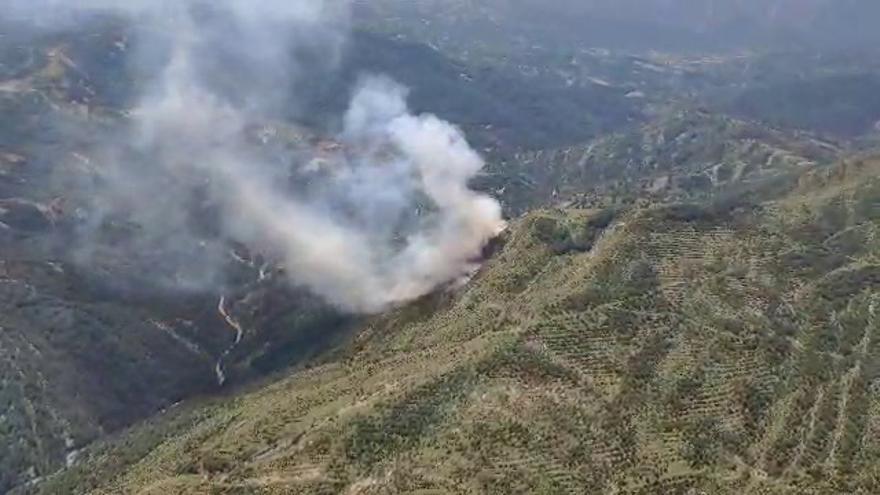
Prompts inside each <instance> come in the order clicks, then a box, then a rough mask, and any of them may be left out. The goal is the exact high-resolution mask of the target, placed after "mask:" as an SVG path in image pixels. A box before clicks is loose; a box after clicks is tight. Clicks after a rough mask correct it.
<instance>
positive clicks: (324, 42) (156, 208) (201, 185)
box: [14, 0, 504, 312]
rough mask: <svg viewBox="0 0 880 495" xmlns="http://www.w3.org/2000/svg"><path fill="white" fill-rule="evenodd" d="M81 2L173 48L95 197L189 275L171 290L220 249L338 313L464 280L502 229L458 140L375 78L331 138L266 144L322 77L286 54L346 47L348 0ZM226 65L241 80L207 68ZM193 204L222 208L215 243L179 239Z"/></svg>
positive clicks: (472, 156) (475, 161) (364, 84)
mask: <svg viewBox="0 0 880 495" xmlns="http://www.w3.org/2000/svg"><path fill="white" fill-rule="evenodd" d="M37 3H40V2H37ZM14 5H19V7H18V8H19V9H21V12H24V11H25V10H24V9H25V8H26V7H22V5H24V4H23V3H21V4H14ZM76 5H77V7H79V8H81V9H85V8H89V9H103V10H109V11H111V12H113V13H115V14H119V13H123V14H126V15H130V16H133V17H136V18H137V19H138V22H141V23H152V27H151V29H148V30H144V33H149V32H157V33H167V32H169V31H170V33H171V34H170V36H168V35H167V34H163V36H165V38H164V39H165V40H166V41H167V44H168V45H169V46H170V48H169V51H168V56H167V60H166V62H165V63H164V64H163V66H164V68H163V69H162V71H161V75H160V76H159V77H157V78H156V80H155V81H154V83H153V84H152V85H151V87H150V88H149V89H148V90H147V91H146V92H145V93H144V94H143V95H142V97H141V98H140V101H139V103H138V104H137V105H136V108H134V109H132V111H131V112H130V115H131V126H130V129H129V130H128V131H127V133H126V135H125V138H124V140H125V144H124V145H123V146H118V147H117V148H116V149H113V150H110V151H106V152H105V155H106V156H105V157H104V161H105V162H108V163H109V165H108V166H107V170H108V172H107V173H106V174H105V177H104V180H105V183H106V184H107V186H106V187H107V191H106V194H102V195H99V196H100V197H99V200H97V201H96V202H95V203H96V204H98V205H100V207H99V208H96V210H100V211H101V212H102V215H104V216H106V215H114V214H116V213H117V212H118V211H119V210H120V209H121V208H123V206H122V205H124V209H125V210H126V211H127V212H128V213H129V214H130V216H131V217H132V218H133V219H134V221H135V222H136V223H138V224H139V225H140V227H141V228H142V229H143V231H142V232H141V233H140V234H139V235H140V236H141V237H145V238H147V239H149V243H147V244H146V245H144V246H142V248H143V249H148V248H149V249H162V250H163V252H167V253H169V254H168V260H171V258H172V256H173V257H176V258H177V261H178V262H180V263H181V264H186V265H189V268H188V270H190V272H191V274H190V276H187V277H179V279H180V280H179V283H181V284H190V285H193V286H199V285H200V284H203V283H206V281H208V280H210V279H211V278H212V274H213V272H214V270H219V266H220V265H221V263H222V262H221V259H222V257H223V255H224V253H225V252H226V251H228V250H227V248H226V247H225V246H226V244H224V243H226V242H227V241H230V240H231V241H235V242H237V243H241V244H243V245H246V246H247V247H248V248H249V249H251V250H252V251H254V252H258V253H260V254H262V255H263V256H265V257H267V258H269V259H272V260H275V261H276V262H277V263H279V264H280V265H281V266H282V267H283V268H284V271H285V273H287V274H288V276H289V278H290V280H291V282H292V283H293V284H296V285H302V286H305V287H307V288H309V289H310V290H311V291H313V292H314V293H316V294H318V295H320V296H322V297H324V298H326V299H327V300H328V301H330V302H331V303H333V304H335V305H337V306H339V307H340V308H342V309H345V310H348V311H356V312H374V311H380V310H382V309H384V308H387V307H389V306H391V305H395V304H398V303H402V302H405V301H408V300H411V299H414V298H417V297H419V296H422V295H424V294H426V293H428V292H430V291H432V290H434V289H435V288H437V287H438V286H440V285H442V284H444V283H447V282H450V281H453V280H456V279H458V278H460V277H463V276H466V275H468V274H469V273H470V272H472V270H473V269H474V268H475V267H474V260H475V259H477V258H478V257H479V255H480V253H481V250H482V247H483V246H484V245H485V244H486V242H488V241H489V239H490V238H491V237H493V236H495V235H496V234H498V233H499V231H500V230H501V229H502V228H503V226H504V223H503V220H502V218H501V211H500V207H499V205H498V203H497V202H496V201H494V200H493V199H491V198H489V197H487V196H484V195H481V194H478V193H476V192H474V191H472V190H471V189H469V187H468V182H469V181H470V180H471V179H472V178H473V177H474V176H475V175H476V174H477V173H478V172H479V171H480V169H481V168H482V167H483V161H482V159H481V158H480V156H479V155H478V154H477V153H476V152H474V151H473V150H472V149H471V148H470V147H469V146H468V144H467V142H466V140H465V138H464V137H463V135H462V133H461V132H460V131H459V130H458V129H457V128H455V127H454V126H452V125H451V124H449V123H447V122H444V121H442V120H440V119H439V118H437V117H435V116H432V115H413V114H412V113H411V112H410V111H409V110H408V108H407V104H406V96H407V94H406V90H405V89H404V88H402V87H400V86H399V85H397V84H396V83H394V82H393V81H391V80H388V79H386V78H384V77H381V76H365V77H364V78H363V79H362V80H361V82H360V83H359V84H358V86H357V87H356V88H354V91H353V96H352V98H351V102H350V106H349V109H348V111H347V112H346V114H345V115H344V116H342V119H341V120H342V124H341V129H340V130H339V132H338V135H337V136H335V137H334V138H333V139H330V140H324V141H322V142H320V143H318V144H304V143H300V144H298V145H297V146H295V147H292V148H291V147H290V146H287V147H284V146H274V147H273V145H272V144H271V143H270V142H273V137H275V136H276V135H277V134H278V133H279V132H282V131H283V130H284V129H289V127H290V126H287V125H285V124H281V123H278V122H276V121H275V119H278V118H280V117H279V115H283V114H284V113H285V112H283V111H279V108H278V107H279V106H281V105H295V103H296V101H295V100H296V98H295V97H294V98H293V99H291V98H290V93H291V92H292V93H293V94H294V95H295V94H296V91H297V88H298V84H299V83H300V82H301V81H307V80H308V78H310V77H320V72H318V73H314V74H313V73H308V72H306V71H305V69H304V66H302V65H300V64H299V63H298V58H297V56H298V55H297V54H300V53H303V52H307V53H321V54H322V57H323V58H324V62H326V63H327V64H333V63H335V62H336V61H337V60H338V58H339V54H340V53H341V51H342V50H343V49H344V43H345V39H346V36H345V33H346V29H347V25H348V9H347V6H346V5H345V4H344V3H342V2H332V1H323V2H322V1H319V0H312V1H310V0H299V1H290V0H288V1H270V0H258V1H254V0H249V1H244V0H241V1H235V0H223V1H218V2H211V3H205V4H201V3H198V2H168V3H165V2H160V1H157V2H148V1H138V2H126V3H125V5H126V7H124V8H121V7H119V6H118V5H116V2H110V1H109V0H91V1H88V2H79V3H77V4H76ZM66 7H67V8H69V7H70V6H69V5H67V6H66ZM142 36H148V35H145V34H142ZM142 44H143V43H142ZM146 45H147V46H148V45H149V44H148V43H147V44H146ZM221 59H222V60H223V61H224V63H223V64H220V63H215V62H217V61H218V60H221ZM230 61H231V63H232V64H233V65H234V66H235V67H238V68H240V70H241V71H242V73H241V74H235V77H227V76H228V74H225V73H224V72H223V71H222V70H218V67H221V68H223V69H226V70H228V68H229V66H230V65H229V64H230ZM230 80H234V83H230V82H229V81H230ZM316 141H318V140H317V138H315V139H312V140H308V139H307V140H305V142H306V143H314V142H316ZM267 143H269V144H267ZM280 148H283V149H280ZM279 149H280V151H279ZM195 194H197V195H199V196H200V197H203V202H204V203H206V204H210V205H211V208H212V210H214V211H217V212H219V214H218V215H217V217H218V218H217V219H216V222H215V224H216V225H213V226H212V229H213V231H214V232H212V234H211V235H210V236H205V235H203V234H201V233H199V234H196V233H191V232H189V231H190V230H191V229H192V228H193V227H192V225H191V223H192V221H191V219H190V218H188V217H187V216H186V215H183V214H182V213H181V211H184V210H187V209H191V207H190V206H189V203H191V201H192V197H193V195H195ZM178 275H179V274H178Z"/></svg>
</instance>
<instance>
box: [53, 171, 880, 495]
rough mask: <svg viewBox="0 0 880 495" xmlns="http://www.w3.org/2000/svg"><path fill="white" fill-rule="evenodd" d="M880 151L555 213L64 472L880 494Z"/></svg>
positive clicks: (477, 489) (111, 483)
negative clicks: (270, 369) (476, 271)
mask: <svg viewBox="0 0 880 495" xmlns="http://www.w3.org/2000/svg"><path fill="white" fill-rule="evenodd" d="M878 229H880V162H877V161H871V160H867V161H858V160H853V161H851V162H850V163H847V164H842V165H839V166H836V167H833V168H828V169H815V170H814V171H812V172H808V173H806V174H805V175H804V176H803V177H802V178H801V179H800V180H799V181H798V182H797V183H792V184H791V185H790V189H789V192H787V193H785V194H784V195H783V197H782V198H781V199H774V200H768V201H765V202H760V203H751V204H750V203H741V204H739V205H734V206H732V204H731V203H730V202H725V203H724V204H723V205H722V204H715V205H712V204H704V205H678V206H655V207H650V208H644V209H640V210H629V211H618V212H611V211H587V210H571V211H543V212H537V213H533V214H531V215H529V216H527V217H524V218H523V219H521V220H519V221H517V222H516V223H515V225H514V226H513V228H512V230H511V232H510V234H509V235H508V238H507V239H506V242H505V245H504V246H503V248H502V249H501V251H500V252H499V253H498V254H496V255H495V256H494V257H493V259H492V260H491V261H490V262H489V263H488V265H487V266H486V267H485V269H484V271H483V272H482V273H481V274H480V275H479V276H478V277H477V279H476V280H474V281H473V282H472V283H471V284H470V285H469V286H467V287H466V288H465V289H463V290H462V291H461V292H460V293H459V294H458V295H456V296H455V297H448V298H439V297H438V298H435V299H433V300H426V301H423V302H421V303H419V304H415V305H412V306H410V307H407V308H404V309H401V310H399V311H397V312H395V313H393V314H391V315H387V316H386V317H383V318H381V319H378V320H376V321H374V322H373V323H372V325H371V326H369V328H367V329H366V330H365V331H364V332H363V333H362V334H361V335H360V336H359V337H358V338H357V339H356V340H355V341H354V342H353V343H352V344H351V347H350V349H349V350H348V351H346V353H345V354H343V355H342V356H339V357H337V358H334V359H333V360H331V361H330V362H328V363H326V364H324V365H322V366H319V367H316V368H314V369H311V370H307V371H302V372H299V373H295V374H293V375H291V376H289V377H287V378H285V379H282V380H281V381H279V382H277V383H274V384H272V385H269V386H267V387H265V388H263V389H259V390H255V391H251V392H248V393H245V394H243V395H241V396H239V397H238V398H236V399H230V400H228V401H225V402H217V403H214V404H209V405H207V406H205V407H203V408H198V407H194V408H192V410H189V411H181V412H177V413H174V414H171V415H169V416H168V418H167V419H163V420H158V421H157V422H156V423H154V424H152V425H147V426H144V427H140V428H138V429H136V430H135V431H133V432H132V433H131V434H130V435H129V436H127V437H125V438H124V439H122V440H121V441H119V442H117V443H115V444H113V445H111V446H108V447H105V448H104V449H103V450H100V451H97V452H96V453H95V454H94V455H93V457H92V458H91V459H89V460H88V461H87V462H85V463H84V464H82V465H79V466H78V467H76V468H75V469H73V470H72V471H69V472H67V473H64V474H62V475H61V476H58V477H55V478H54V479H52V480H50V481H49V482H47V483H46V484H44V485H43V489H44V490H45V492H46V493H67V492H69V491H75V490H76V489H78V490H88V489H91V490H93V491H94V493H107V494H109V493H156V494H160V493H161V494H163V495H166V494H173V493H209V492H210V493H578V494H580V493H633V494H635V493H642V494H654V493H681V494H685V493H694V492H693V491H691V490H694V489H695V490H698V491H699V490H702V491H704V492H706V493H713V494H717V493H720V494H724V493H737V494H739V493H790V494H801V493H817V494H819V493H840V492H845V493H877V492H878V491H880V478H878V476H880V462H878V460H880V400H878V396H877V393H878V391H880V322H878V315H877V311H878V304H880V239H878V236H877V234H878Z"/></svg>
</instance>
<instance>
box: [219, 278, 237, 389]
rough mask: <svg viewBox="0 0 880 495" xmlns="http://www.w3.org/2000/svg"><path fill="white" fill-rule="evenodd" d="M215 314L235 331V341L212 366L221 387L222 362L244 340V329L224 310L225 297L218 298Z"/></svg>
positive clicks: (222, 377)
mask: <svg viewBox="0 0 880 495" xmlns="http://www.w3.org/2000/svg"><path fill="white" fill-rule="evenodd" d="M217 312H219V313H220V316H221V317H222V318H223V321H225V322H226V324H227V325H229V327H230V328H231V329H233V330H235V341H234V342H233V343H232V344H231V345H230V346H229V347H227V348H226V350H225V351H223V354H221V355H220V357H219V358H218V359H217V365H216V366H214V374H215V375H216V376H217V384H218V385H220V386H221V387H222V386H223V385H225V384H226V373H225V371H224V369H223V360H224V359H226V357H228V356H229V355H230V354H231V353H232V351H234V350H235V348H236V347H238V344H240V343H241V339H242V338H244V329H243V328H242V327H241V324H240V323H238V321H237V320H236V319H235V318H234V317H233V316H232V315H231V314H230V313H229V311H227V309H226V296H221V297H220V302H219V303H218V304H217Z"/></svg>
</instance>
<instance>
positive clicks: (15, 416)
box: [0, 16, 639, 492]
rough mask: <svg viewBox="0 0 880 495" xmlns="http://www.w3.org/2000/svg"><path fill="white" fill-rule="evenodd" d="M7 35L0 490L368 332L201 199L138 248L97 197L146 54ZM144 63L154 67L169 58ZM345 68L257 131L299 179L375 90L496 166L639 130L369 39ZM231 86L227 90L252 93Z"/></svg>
mask: <svg viewBox="0 0 880 495" xmlns="http://www.w3.org/2000/svg"><path fill="white" fill-rule="evenodd" d="M0 17H2V16H0ZM13 21H14V20H9V19H6V18H0V112H2V113H3V116H4V118H3V120H2V122H0V372H2V375H0V376H2V377H3V379H2V380H0V492H5V491H6V490H8V489H10V488H11V487H14V486H19V485H23V484H27V483H30V482H33V481H35V480H39V479H40V478H41V477H43V476H46V475H48V474H50V473H52V472H54V471H56V470H57V469H59V468H61V467H63V466H64V465H66V464H68V463H72V462H74V461H75V459H76V456H77V454H78V452H79V450H80V449H81V448H82V447H83V446H85V445H87V444H89V443H90V442H92V441H94V440H95V439H98V438H101V437H103V436H104V435H106V434H108V433H112V432H115V431H117V430H119V429H120V428H122V427H125V426H128V425H131V424H132V423H133V422H136V421H138V420H141V419H144V418H146V417H148V416H150V415H151V414H154V413H156V412H158V411H160V410H162V409H165V408H167V407H169V406H171V405H172V404H174V403H176V402H178V401H180V400H182V399H185V398H187V397H192V396H198V395H201V394H207V393H213V392H217V391H218V390H219V389H220V388H221V386H229V385H234V384H237V383H243V382H246V381H247V380H250V379H253V378H257V377H261V376H264V375H266V374H270V373H273V372H275V371H277V370H279V369H283V368H285V367H288V366H290V365H292V364H295V363H297V362H299V361H300V360H302V359H304V358H306V357H308V356H310V355H313V354H315V353H318V352H319V351H321V350H322V349H324V348H326V347H327V346H328V345H330V344H332V343H333V341H334V340H335V339H337V338H339V336H340V335H345V333H346V332H347V331H349V329H350V328H351V325H352V324H353V323H354V322H355V321H356V320H357V319H356V318H354V317H352V316H350V315H344V314H341V313H340V312H339V311H338V310H336V309H334V308H331V307H330V306H329V305H327V304H326V303H325V302H323V301H321V300H319V298H317V297H315V296H313V295H311V294H308V293H307V292H306V291H305V290H301V289H291V288H290V287H289V283H288V282H287V280H286V279H285V277H284V276H282V274H280V273H278V270H277V269H276V268H275V267H273V266H271V264H269V263H268V262H267V260H265V259H262V257H261V256H260V255H259V254H258V253H251V252H248V250H247V249H246V248H245V247H243V246H238V245H236V244H235V243H232V242H226V241H224V240H222V239H221V240H219V242H213V241H216V239H215V238H214V237H212V236H214V234H213V233H212V230H211V225H212V222H214V221H216V218H215V213H216V212H215V209H212V208H213V205H211V204H206V203H204V202H203V201H201V199H200V197H199V195H198V189H197V187H195V186H194V187H193V195H192V199H191V201H190V203H189V204H187V205H186V206H185V207H181V209H180V211H171V212H167V213H168V214H167V215H160V217H161V218H153V219H152V220H153V221H159V222H172V221H174V222H180V223H179V224H178V225H180V227H181V228H183V227H186V230H187V234H190V233H191V232H190V230H193V231H195V233H194V234H193V235H184V236H180V237H175V238H174V239H172V240H171V241H173V242H168V240H163V239H153V238H150V237H149V236H143V235H140V234H141V233H142V232H143V231H144V229H143V228H142V225H141V224H139V222H142V221H143V220H144V218H143V217H139V216H138V215H137V214H136V213H137V212H128V214H126V213H122V214H114V215H107V214H106V211H104V209H103V208H104V205H102V204H101V202H100V201H95V198H96V197H101V195H100V194H99V192H100V191H101V185H102V184H104V183H105V182H106V181H108V180H112V178H113V177H112V175H113V167H112V165H113V158H110V157H108V154H112V153H113V151H115V150H118V149H119V147H118V144H119V143H118V142H116V140H119V139H121V138H120V136H121V135H122V134H123V133H124V131H123V130H124V129H125V128H126V126H128V125H130V123H131V120H130V118H129V113H128V112H130V110H131V108H133V107H134V106H136V105H137V95H139V94H141V93H142V92H143V89H144V88H145V87H147V86H148V85H149V84H151V82H153V81H154V79H155V77H156V76H157V74H155V73H150V71H149V70H148V69H149V68H150V66H149V64H147V63H141V64H135V63H133V62H132V58H133V57H139V56H142V55H143V51H144V50H142V47H139V46H138V45H137V36H136V29H135V28H133V27H132V26H130V25H128V24H127V23H125V22H122V21H120V20H118V19H113V18H97V19H88V22H86V20H83V23H82V24H81V25H76V26H72V27H71V28H70V29H62V30H60V31H57V32H51V33H42V32H40V31H34V30H33V29H28V27H27V26H26V25H25V24H23V23H22V24H18V23H16V22H13ZM150 48H151V49H155V50H156V51H157V52H159V53H158V54H157V55H156V57H157V60H156V61H155V63H156V67H157V68H158V67H160V66H161V60H160V59H161V47H150ZM341 65H342V67H340V68H339V70H338V71H337V72H335V73H334V74H333V76H332V77H330V75H328V76H327V77H326V78H317V77H316V78H315V81H316V82H317V83H318V84H315V82H312V81H308V82H307V83H303V86H304V87H303V88H299V89H300V91H299V92H298V93H297V97H298V98H301V99H302V100H303V101H299V102H298V103H299V104H300V105H298V106H296V108H297V109H299V110H300V111H299V112H297V111H295V110H290V111H289V112H288V113H286V114H284V115H281V116H279V118H281V117H284V118H287V119H290V120H293V121H296V122H297V124H293V123H291V122H290V121H288V122H267V123H259V125H255V126H254V129H250V130H249V131H251V132H253V134H254V136H252V139H251V141H253V142H254V143H259V145H260V146H262V150H263V151H264V152H265V153H276V154H277V155H279V156H283V157H285V160H286V161H284V163H290V162H296V161H297V160H296V159H294V158H291V152H290V150H291V148H294V147H295V145H296V144H297V143H299V142H306V141H308V142H313V141H314V142H319V141H321V139H322V137H321V136H324V135H332V133H334V132H337V131H338V122H336V121H335V120H334V119H336V120H338V118H339V115H340V114H341V112H342V111H344V109H345V104H346V102H347V101H348V99H349V96H350V93H351V90H352V87H353V86H354V85H355V84H356V83H357V81H358V78H359V77H361V76H362V75H363V73H371V72H376V73H386V74H389V75H391V76H393V77H395V78H397V79H399V80H400V81H402V82H403V83H406V84H409V85H411V86H412V87H413V88H414V90H413V94H412V96H411V101H412V104H413V106H414V107H415V108H416V109H417V110H419V111H430V112H436V113H438V114H440V115H441V116H445V117H447V118H451V119H453V120H455V121H457V122H459V123H461V125H463V126H464V127H465V128H466V129H467V130H468V132H469V133H470V134H471V135H472V136H473V138H474V141H475V142H476V143H477V144H479V145H480V146H482V147H486V148H498V149H505V150H509V149H519V148H520V147H523V146H529V147H542V146H548V145H553V146H559V145H563V144H566V143H571V142H580V141H583V140H585V139H589V138H591V137H593V136H595V135H596V134H597V133H600V132H605V131H607V130H610V129H615V128H618V127H619V126H621V125H624V124H626V123H627V122H628V121H629V120H630V119H633V118H637V117H638V113H639V112H638V109H637V108H636V107H635V105H633V104H632V102H630V101H629V100H627V99H626V98H624V93H623V92H622V91H621V90H617V89H602V88H594V89H593V90H589V91H588V90H581V89H578V88H564V87H552V88H551V87H544V86H540V85H537V84H535V83H534V82H532V81H528V80H524V79H522V78H520V77H519V76H517V75H516V74H509V73H504V72H500V71H492V70H485V71H471V69H470V68H469V67H466V66H463V65H462V64H459V63H457V62H454V61H452V60H450V59H448V58H446V57H444V56H443V55H442V54H440V53H438V52H435V51H433V50H431V49H430V48H428V47H425V46H422V45H418V44H413V43H403V42H399V41H395V40H393V39H390V38H389V37H387V36H384V35H375V34H369V33H358V34H357V35H356V37H355V40H354V41H353V43H352V48H351V50H350V51H349V52H348V53H347V55H346V56H345V57H344V60H342V61H341ZM227 69H228V68H227ZM316 70H317V69H316ZM156 72H158V69H157V71H156ZM220 72H222V73H223V74H224V76H223V77H218V78H217V80H218V84H226V85H228V86H229V90H230V91H235V90H236V88H240V87H241V86H242V85H244V84H246V81H242V80H241V79H237V78H236V76H237V75H238V74H239V73H240V71H233V70H221V71H220ZM571 102H576V103H577V104H576V105H572V104H571ZM291 108H294V106H291ZM285 112H287V109H286V108H285ZM282 113H284V112H282ZM303 114H307V115H308V118H305V117H303ZM560 118H561V119H560ZM108 150H110V151H108ZM117 159H118V157H117ZM149 165H150V164H149V163H148V162H145V163H144V166H145V167H148V166H149ZM141 178H142V179H143V180H149V179H150V178H149V177H148V176H144V177H141ZM135 186H136V185H135ZM117 213H118V210H117ZM147 220H150V219H149V218H147ZM190 227H192V229H190ZM205 240H209V241H212V242H211V243H210V244H211V245H212V246H214V247H215V248H214V249H212V250H207V249H205V243H204V242H203V241H205ZM218 246H219V248H218ZM193 256H205V257H215V258H216V259H217V260H218V263H217V266H219V267H220V270H219V271H220V272H221V273H219V274H207V275H210V276H206V274H203V273H200V272H199V271H198V270H196V269H194V268H193V267H192V263H188V261H190V260H192V259H193ZM190 280H196V281H197V283H195V284H192V285H193V286H190V285H188V283H189V281H190ZM205 280H207V282H205Z"/></svg>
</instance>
